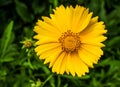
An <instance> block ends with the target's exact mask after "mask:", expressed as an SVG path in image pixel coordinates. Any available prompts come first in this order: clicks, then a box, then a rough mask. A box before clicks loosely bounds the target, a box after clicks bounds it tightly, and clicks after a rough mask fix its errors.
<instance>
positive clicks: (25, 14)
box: [15, 0, 34, 22]
mask: <svg viewBox="0 0 120 87" xmlns="http://www.w3.org/2000/svg"><path fill="white" fill-rule="evenodd" d="M15 4H16V11H17V13H18V15H19V16H20V17H21V19H22V20H23V21H24V22H31V21H32V20H33V19H34V16H33V15H32V14H31V13H30V12H29V10H28V7H27V6H26V5H25V4H24V3H22V2H20V1H18V0H15Z"/></svg>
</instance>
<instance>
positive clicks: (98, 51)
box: [81, 44, 103, 57]
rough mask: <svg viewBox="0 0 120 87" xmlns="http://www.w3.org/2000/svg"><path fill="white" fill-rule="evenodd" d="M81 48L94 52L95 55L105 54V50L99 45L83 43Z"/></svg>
mask: <svg viewBox="0 0 120 87" xmlns="http://www.w3.org/2000/svg"><path fill="white" fill-rule="evenodd" d="M81 48H83V49H85V50H87V51H89V52H90V53H92V54H94V55H96V56H98V57H101V55H103V51H102V50H101V48H100V47H98V46H93V45H88V44H87V45H86V44H82V45H81Z"/></svg>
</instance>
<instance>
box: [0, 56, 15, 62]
mask: <svg viewBox="0 0 120 87" xmlns="http://www.w3.org/2000/svg"><path fill="white" fill-rule="evenodd" d="M13 60H14V58H13V57H4V58H2V59H1V60H0V62H11V61H13Z"/></svg>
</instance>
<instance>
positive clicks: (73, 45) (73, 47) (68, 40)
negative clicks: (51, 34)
mask: <svg viewBox="0 0 120 87" xmlns="http://www.w3.org/2000/svg"><path fill="white" fill-rule="evenodd" d="M59 42H60V43H61V45H62V49H63V51H66V52H74V51H77V50H78V49H79V48H80V38H79V34H78V33H73V32H71V31H70V30H68V31H67V32H64V33H63V34H62V36H61V37H60V38H59Z"/></svg>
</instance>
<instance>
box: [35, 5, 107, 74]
mask: <svg viewBox="0 0 120 87" xmlns="http://www.w3.org/2000/svg"><path fill="white" fill-rule="evenodd" d="M53 11H54V14H50V18H49V17H42V19H43V20H38V22H37V24H36V26H35V27H34V31H35V32H36V33H37V35H35V36H34V38H35V39H37V40H38V41H37V42H36V45H37V47H36V48H35V51H36V53H37V55H38V56H39V58H40V59H44V60H45V61H44V63H45V64H46V63H49V67H50V68H52V72H56V73H57V74H64V73H65V72H66V73H67V74H70V73H71V74H72V75H73V76H75V75H76V74H77V75H78V76H82V75H85V73H88V72H89V69H88V68H89V67H91V68H93V64H97V62H98V60H99V59H100V57H101V55H103V51H102V50H101V48H102V47H103V46H104V44H102V43H101V42H103V41H104V40H106V37H105V36H103V34H105V33H106V32H107V30H105V25H104V22H102V21H101V22H98V17H93V18H92V14H93V13H92V12H90V13H89V9H86V8H85V7H82V6H78V5H76V7H75V8H73V7H72V6H67V7H66V8H65V7H64V6H63V5H61V6H59V7H56V9H54V10H53Z"/></svg>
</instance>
